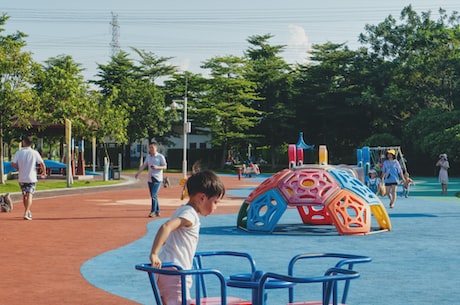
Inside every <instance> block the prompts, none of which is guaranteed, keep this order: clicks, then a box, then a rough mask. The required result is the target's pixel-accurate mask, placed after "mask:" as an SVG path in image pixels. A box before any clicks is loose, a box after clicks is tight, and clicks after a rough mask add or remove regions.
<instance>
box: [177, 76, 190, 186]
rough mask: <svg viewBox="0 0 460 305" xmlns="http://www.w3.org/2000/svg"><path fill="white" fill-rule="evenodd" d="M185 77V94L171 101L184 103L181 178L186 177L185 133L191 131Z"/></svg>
mask: <svg viewBox="0 0 460 305" xmlns="http://www.w3.org/2000/svg"><path fill="white" fill-rule="evenodd" d="M187 83H188V82H187V78H185V95H184V99H183V100H173V103H178V102H179V103H184V124H183V128H182V137H183V152H182V156H183V158H182V175H183V178H184V179H186V178H187V133H190V132H191V129H192V128H191V124H190V122H188V118H187V109H188V107H187V85H188V84H187Z"/></svg>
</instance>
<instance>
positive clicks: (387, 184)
mask: <svg viewBox="0 0 460 305" xmlns="http://www.w3.org/2000/svg"><path fill="white" fill-rule="evenodd" d="M390 185H398V183H397V182H391V183H385V186H390Z"/></svg>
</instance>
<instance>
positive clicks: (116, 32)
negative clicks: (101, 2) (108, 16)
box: [110, 12, 120, 56]
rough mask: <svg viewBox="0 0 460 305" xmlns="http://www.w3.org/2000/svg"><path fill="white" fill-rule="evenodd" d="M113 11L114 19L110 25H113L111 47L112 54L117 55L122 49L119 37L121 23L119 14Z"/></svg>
mask: <svg viewBox="0 0 460 305" xmlns="http://www.w3.org/2000/svg"><path fill="white" fill-rule="evenodd" d="M111 13H112V21H111V22H110V25H111V26H112V42H110V47H111V49H112V56H115V55H117V53H118V52H119V51H120V43H119V42H118V38H119V37H120V24H119V23H118V15H116V14H114V13H113V12H111Z"/></svg>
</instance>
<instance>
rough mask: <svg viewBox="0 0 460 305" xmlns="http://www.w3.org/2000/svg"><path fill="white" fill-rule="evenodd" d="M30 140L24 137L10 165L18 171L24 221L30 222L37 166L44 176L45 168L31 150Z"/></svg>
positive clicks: (40, 159)
mask: <svg viewBox="0 0 460 305" xmlns="http://www.w3.org/2000/svg"><path fill="white" fill-rule="evenodd" d="M31 145H32V140H31V138H30V137H28V136H26V137H24V138H23V139H22V146H23V147H22V148H21V149H20V150H18V151H17V152H16V154H15V155H14V158H13V162H11V165H12V166H13V167H14V168H15V169H16V170H18V172H19V176H18V181H19V186H20V187H21V191H22V202H23V203H24V209H25V210H24V219H26V220H32V212H31V210H30V209H31V207H32V197H33V194H34V193H35V186H36V183H37V164H38V165H39V166H40V169H41V172H42V174H43V175H46V166H45V162H43V159H42V157H41V156H40V154H39V153H38V151H36V150H34V149H32V147H31Z"/></svg>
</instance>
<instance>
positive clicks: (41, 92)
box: [34, 55, 95, 138]
mask: <svg viewBox="0 0 460 305" xmlns="http://www.w3.org/2000/svg"><path fill="white" fill-rule="evenodd" d="M82 71H83V70H82V68H81V65H80V64H78V63H76V62H75V61H74V60H73V59H72V57H71V56H70V55H60V56H57V57H52V58H49V59H48V60H46V61H45V63H44V65H43V66H42V68H41V69H40V70H39V71H37V73H36V74H35V78H34V85H35V86H34V91H35V92H36V95H37V97H38V98H39V99H40V101H41V111H40V117H39V120H40V123H41V124H43V125H44V127H46V126H47V125H50V124H61V125H64V124H65V119H68V120H70V121H71V122H72V134H74V135H76V136H77V137H81V138H85V137H86V138H88V137H90V136H91V130H92V129H93V127H95V126H91V124H92V123H93V119H92V118H93V113H94V108H93V107H92V106H93V105H94V102H92V101H91V100H90V99H91V95H90V94H89V91H90V87H89V85H88V84H87V83H86V82H85V80H84V77H83V75H82V74H81V72H82ZM62 136H64V135H62Z"/></svg>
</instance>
